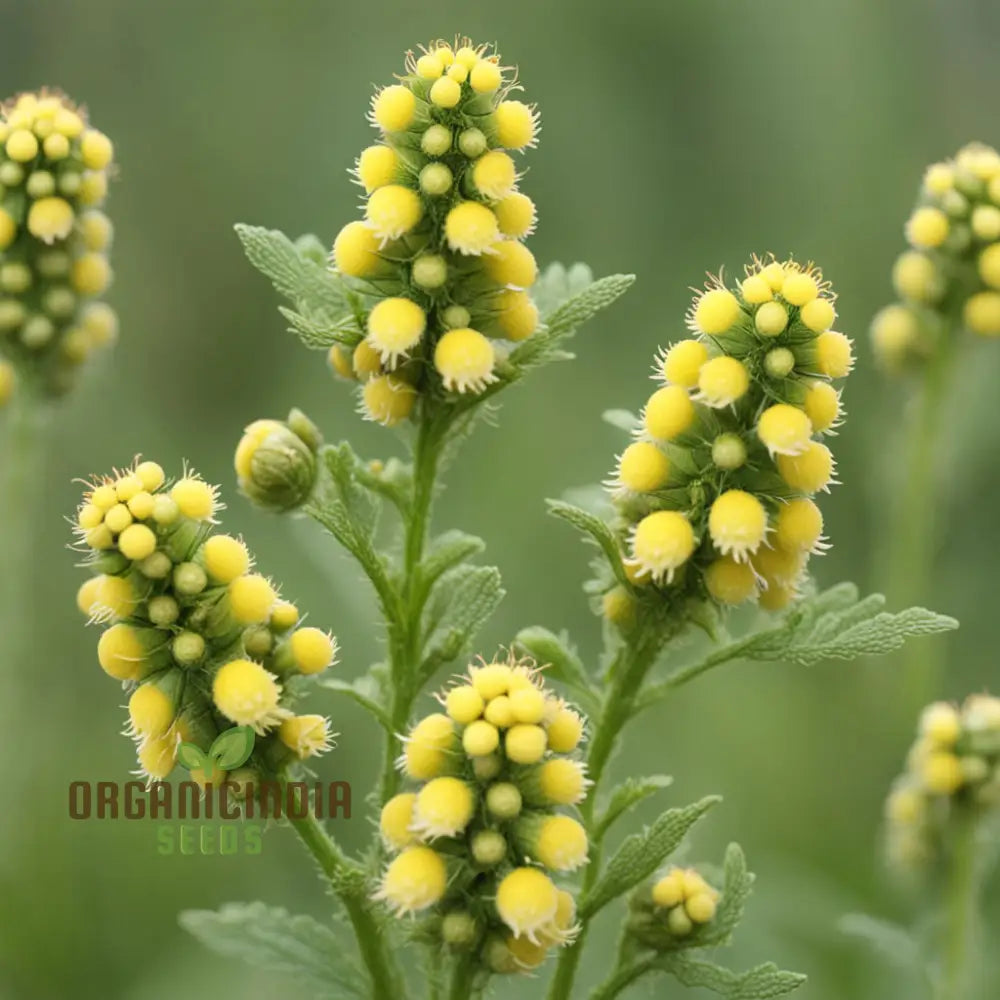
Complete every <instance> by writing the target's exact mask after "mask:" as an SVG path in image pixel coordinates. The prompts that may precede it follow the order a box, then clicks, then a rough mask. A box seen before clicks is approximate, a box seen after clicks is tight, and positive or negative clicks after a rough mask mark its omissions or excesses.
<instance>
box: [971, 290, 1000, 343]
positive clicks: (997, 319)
mask: <svg viewBox="0 0 1000 1000" xmlns="http://www.w3.org/2000/svg"><path fill="white" fill-rule="evenodd" d="M962 318H963V320H964V321H965V325H966V326H967V327H968V328H969V329H970V330H971V331H972V332H973V333H978V334H981V335H982V336H984V337H996V336H1000V292H976V294H975V295H970V296H969V298H968V299H966V302H965V306H964V307H963V309H962Z"/></svg>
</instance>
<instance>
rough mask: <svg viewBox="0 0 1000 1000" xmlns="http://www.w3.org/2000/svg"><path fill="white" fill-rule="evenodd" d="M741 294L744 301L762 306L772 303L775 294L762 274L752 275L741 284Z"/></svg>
mask: <svg viewBox="0 0 1000 1000" xmlns="http://www.w3.org/2000/svg"><path fill="white" fill-rule="evenodd" d="M740 293H741V294H742V296H743V300H744V301H745V302H747V303H748V304H749V305H752V306H755V305H760V304H761V303H762V302H770V300H771V299H772V298H774V292H772V291H771V286H770V285H769V284H768V282H767V279H766V278H764V277H763V276H762V275H760V274H751V275H749V276H748V277H746V278H744V279H743V281H742V282H741V283H740Z"/></svg>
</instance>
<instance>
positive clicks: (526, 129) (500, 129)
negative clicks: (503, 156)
mask: <svg viewBox="0 0 1000 1000" xmlns="http://www.w3.org/2000/svg"><path fill="white" fill-rule="evenodd" d="M494 122H495V125H496V134H497V142H499V143H500V145H501V146H503V147H504V148H506V149H526V148H527V147H528V146H531V145H533V144H534V142H535V138H536V136H537V134H538V116H537V115H536V114H535V112H534V111H532V109H531V108H530V107H529V106H528V105H527V104H524V103H523V102H521V101H501V102H500V104H498V105H497V108H496V111H495V112H494Z"/></svg>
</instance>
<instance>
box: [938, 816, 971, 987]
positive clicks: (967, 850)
mask: <svg viewBox="0 0 1000 1000" xmlns="http://www.w3.org/2000/svg"><path fill="white" fill-rule="evenodd" d="M957 824H958V825H957V828H956V831H955V840H954V844H953V846H952V851H951V859H950V861H951V863H950V868H949V872H948V882H947V885H946V887H945V899H944V927H943V940H942V955H941V979H940V983H939V990H938V1000H968V997H969V996H970V995H971V994H970V992H969V987H970V985H971V983H970V979H973V978H974V977H973V976H971V975H970V968H969V962H970V958H971V957H972V956H973V955H975V953H976V950H977V949H976V947H975V941H974V938H975V935H976V926H975V925H976V894H977V885H976V882H977V877H976V876H977V866H976V840H977V836H978V824H977V815H976V813H975V812H974V811H973V810H971V809H968V808H966V809H963V810H961V812H960V813H959V814H958V816H957Z"/></svg>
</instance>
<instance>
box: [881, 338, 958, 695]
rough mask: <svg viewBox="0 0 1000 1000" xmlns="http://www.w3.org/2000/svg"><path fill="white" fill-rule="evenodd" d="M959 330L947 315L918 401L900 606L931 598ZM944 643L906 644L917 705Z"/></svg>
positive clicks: (903, 511) (896, 595)
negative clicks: (940, 472) (939, 478)
mask: <svg viewBox="0 0 1000 1000" xmlns="http://www.w3.org/2000/svg"><path fill="white" fill-rule="evenodd" d="M956 333H957V331H956V330H955V329H954V328H953V327H952V325H951V324H950V323H948V322H947V321H943V323H942V328H941V330H940V335H939V348H938V351H937V354H936V356H935V357H934V359H933V360H932V361H931V362H930V363H929V364H928V365H927V369H926V371H925V373H924V380H923V384H922V386H921V389H920V393H919V397H918V399H917V401H916V403H917V407H918V412H917V415H916V421H915V423H914V426H913V430H912V434H911V437H910V440H909V442H908V445H907V447H906V451H905V456H906V475H905V479H904V484H905V485H904V487H903V493H902V494H901V495H900V497H899V504H900V509H899V510H898V513H899V517H898V520H897V528H896V530H895V531H894V532H893V534H892V554H891V561H890V575H889V596H890V597H891V599H892V600H893V602H894V603H896V604H898V605H899V606H900V607H908V606H910V605H911V604H917V603H921V602H926V601H927V600H928V599H929V593H928V591H929V590H930V585H931V580H932V575H933V568H934V554H935V550H936V547H937V523H936V519H935V512H936V510H937V505H938V500H939V497H938V495H937V489H936V473H937V469H938V468H939V461H940V450H939V449H940V438H941V422H942V416H943V412H944V406H945V402H946V400H947V397H948V391H949V389H950V386H951V374H952V369H953V367H954V361H955V343H956V340H957V337H956ZM939 649H940V647H939V645H938V644H937V643H926V642H914V643H909V644H908V645H907V647H906V653H905V654H904V655H905V657H906V661H905V662H906V667H907V678H908V684H909V687H910V689H911V691H912V698H913V704H914V705H917V706H919V705H923V704H925V703H926V702H927V701H929V700H931V699H932V698H933V697H934V696H935V694H936V691H937V687H938V682H939V680H940V678H939V674H940V670H941V665H942V659H941V656H940V654H939V652H938V651H939Z"/></svg>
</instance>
